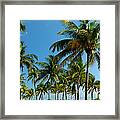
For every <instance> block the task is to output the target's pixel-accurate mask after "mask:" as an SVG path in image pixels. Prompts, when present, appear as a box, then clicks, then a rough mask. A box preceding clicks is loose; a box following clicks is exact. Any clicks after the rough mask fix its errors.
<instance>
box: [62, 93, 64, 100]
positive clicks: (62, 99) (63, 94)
mask: <svg viewBox="0 0 120 120" xmlns="http://www.w3.org/2000/svg"><path fill="white" fill-rule="evenodd" d="M62 100H64V91H63V95H62Z"/></svg>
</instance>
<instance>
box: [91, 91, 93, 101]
mask: <svg viewBox="0 0 120 120" xmlns="http://www.w3.org/2000/svg"><path fill="white" fill-rule="evenodd" d="M91 100H93V90H92V91H91Z"/></svg>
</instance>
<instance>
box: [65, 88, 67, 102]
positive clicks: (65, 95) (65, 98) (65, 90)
mask: <svg viewBox="0 0 120 120" xmlns="http://www.w3.org/2000/svg"><path fill="white" fill-rule="evenodd" d="M65 100H67V92H66V88H65Z"/></svg>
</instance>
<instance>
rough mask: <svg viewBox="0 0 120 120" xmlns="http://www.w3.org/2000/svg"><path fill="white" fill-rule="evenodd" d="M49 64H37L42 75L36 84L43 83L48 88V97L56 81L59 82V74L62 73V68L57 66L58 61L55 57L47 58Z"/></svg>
mask: <svg viewBox="0 0 120 120" xmlns="http://www.w3.org/2000/svg"><path fill="white" fill-rule="evenodd" d="M46 61H47V62H37V64H38V65H39V66H40V69H39V71H40V74H39V77H38V79H37V80H36V82H38V81H43V82H44V83H45V86H47V87H48V96H49V92H50V87H51V85H54V84H55V83H56V81H58V73H59V71H60V67H59V65H58V64H57V62H58V61H57V59H56V58H54V56H52V55H49V56H48V57H47V58H46Z"/></svg>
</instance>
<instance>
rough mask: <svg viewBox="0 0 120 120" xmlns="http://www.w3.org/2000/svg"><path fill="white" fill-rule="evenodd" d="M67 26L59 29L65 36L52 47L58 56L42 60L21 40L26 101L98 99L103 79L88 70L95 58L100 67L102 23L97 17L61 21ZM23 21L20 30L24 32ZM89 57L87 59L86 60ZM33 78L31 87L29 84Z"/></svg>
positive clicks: (24, 96) (21, 80)
mask: <svg viewBox="0 0 120 120" xmlns="http://www.w3.org/2000/svg"><path fill="white" fill-rule="evenodd" d="M61 22H62V23H63V24H64V26H65V29H64V30H62V31H60V32H58V34H59V35H62V36H63V37H64V39H63V40H59V41H56V42H55V43H53V44H52V45H51V46H50V50H51V51H52V52H53V53H54V52H55V51H57V52H56V53H57V54H56V55H49V56H48V57H46V61H45V62H39V61H38V57H37V56H36V55H34V54H28V53H26V45H25V44H24V42H23V41H21V43H20V69H21V75H20V99H25V100H80V99H81V96H84V97H82V99H85V100H87V99H88V95H89V94H90V96H91V97H90V99H91V100H98V99H99V95H100V81H99V80H96V79H95V75H93V74H92V73H90V72H89V68H90V67H91V65H92V64H94V63H95V62H96V61H97V63H98V69H100V23H99V21H96V20H79V21H77V22H79V25H78V24H76V23H75V21H68V20H62V21H61ZM25 29H26V28H25V25H24V24H23V23H22V22H20V31H21V32H24V31H25ZM83 55H84V56H86V61H85V59H83ZM28 81H31V83H32V87H30V86H28V85H27V82H28Z"/></svg>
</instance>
